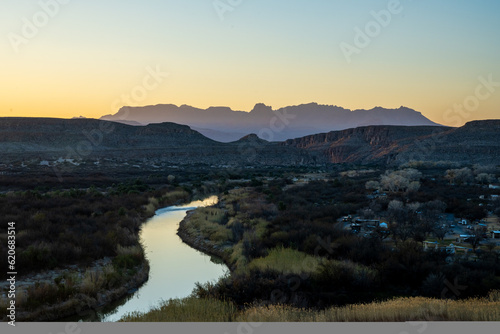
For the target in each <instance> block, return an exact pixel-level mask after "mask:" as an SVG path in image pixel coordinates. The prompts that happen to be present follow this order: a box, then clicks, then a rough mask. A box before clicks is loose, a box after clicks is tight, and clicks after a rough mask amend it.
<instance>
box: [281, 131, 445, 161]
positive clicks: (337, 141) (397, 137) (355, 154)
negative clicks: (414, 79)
mask: <svg viewBox="0 0 500 334" xmlns="http://www.w3.org/2000/svg"><path fill="white" fill-rule="evenodd" d="M447 130H448V128H445V127H401V126H370V127H361V128H356V129H349V130H344V131H336V132H330V133H324V134H318V135H313V136H307V137H304V138H298V139H293V140H287V141H286V142H285V143H284V145H286V146H292V147H298V148H302V149H306V150H310V151H319V152H322V154H323V155H325V156H326V157H327V159H328V160H329V161H330V162H332V163H344V162H351V163H356V162H361V163H367V162H384V161H386V160H388V159H389V160H390V159H391V158H392V156H393V155H395V154H398V153H400V152H402V151H403V150H405V149H410V147H411V145H412V144H413V142H415V141H416V140H417V139H418V138H423V137H426V136H432V135H434V134H440V133H443V132H445V131H447Z"/></svg>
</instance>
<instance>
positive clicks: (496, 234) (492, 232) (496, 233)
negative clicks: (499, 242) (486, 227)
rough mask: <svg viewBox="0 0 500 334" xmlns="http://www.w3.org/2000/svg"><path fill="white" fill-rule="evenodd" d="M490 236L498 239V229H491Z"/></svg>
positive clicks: (499, 235)
mask: <svg viewBox="0 0 500 334" xmlns="http://www.w3.org/2000/svg"><path fill="white" fill-rule="evenodd" d="M491 237H492V238H493V239H500V231H491Z"/></svg>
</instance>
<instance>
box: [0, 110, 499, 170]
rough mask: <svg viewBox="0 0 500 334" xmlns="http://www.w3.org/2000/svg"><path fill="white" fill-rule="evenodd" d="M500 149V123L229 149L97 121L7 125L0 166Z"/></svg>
mask: <svg viewBox="0 0 500 334" xmlns="http://www.w3.org/2000/svg"><path fill="white" fill-rule="evenodd" d="M106 129H112V130H111V131H108V132H106ZM499 143H500V120H485V121H473V122H469V123H467V124H465V125H464V126H463V127H460V128H450V127H444V126H393V125H379V126H363V127H357V128H352V129H346V130H341V131H331V132H327V133H319V134H315V135H310V136H304V137H301V138H296V139H290V140H287V141H283V142H268V141H266V140H263V139H260V138H259V137H258V136H257V135H256V134H250V135H246V136H243V137H242V138H239V139H238V140H236V141H234V142H231V143H221V142H217V141H214V140H212V139H209V138H207V137H205V136H203V135H202V134H200V133H199V132H197V131H195V130H193V129H191V128H190V127H188V126H186V125H179V124H175V123H161V124H149V125H145V126H131V125H126V124H121V123H116V122H109V121H101V120H95V119H71V120H69V119H57V118H8V117H6V118H0V166H1V165H4V166H6V165H7V164H9V163H12V162H17V163H20V162H22V161H48V162H51V161H52V162H53V161H57V160H60V159H61V158H62V159H74V158H76V159H77V160H83V161H95V160H96V159H101V158H103V159H112V160H113V161H122V162H129V161H130V162H134V161H135V162H137V161H148V162H149V163H150V164H155V163H168V164H170V163H173V164H210V165H216V166H235V165H238V166H251V165H273V166H276V165H316V166H317V165H328V164H337V163H355V164H383V165H399V164H401V163H405V162H409V161H432V162H439V161H447V162H452V163H457V164H480V163H482V164H487V165H491V164H496V165H500V149H499V146H500V144H499ZM76 153H78V154H77V156H75V154H76ZM89 168H90V167H89ZM92 168H98V167H92Z"/></svg>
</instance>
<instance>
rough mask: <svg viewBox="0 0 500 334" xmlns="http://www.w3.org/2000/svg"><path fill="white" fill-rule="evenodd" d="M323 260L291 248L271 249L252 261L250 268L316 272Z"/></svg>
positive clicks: (294, 272) (287, 271) (293, 272)
mask: <svg viewBox="0 0 500 334" xmlns="http://www.w3.org/2000/svg"><path fill="white" fill-rule="evenodd" d="M322 262H323V260H322V259H321V258H319V257H314V256H311V255H308V254H306V253H303V252H300V251H298V250H295V249H291V248H284V247H277V248H274V249H271V250H270V251H269V253H268V255H267V256H265V257H261V258H257V259H255V260H253V261H252V262H250V264H249V265H248V268H249V269H259V270H262V271H264V270H273V271H276V272H280V273H283V274H300V273H305V272H307V273H313V272H316V271H317V270H318V268H319V266H320V264H321V263H322Z"/></svg>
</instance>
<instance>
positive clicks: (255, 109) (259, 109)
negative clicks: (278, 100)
mask: <svg viewBox="0 0 500 334" xmlns="http://www.w3.org/2000/svg"><path fill="white" fill-rule="evenodd" d="M272 111H273V108H272V107H270V106H267V105H265V104H264V103H257V104H256V105H255V107H253V109H252V111H251V112H258V113H262V112H272Z"/></svg>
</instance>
